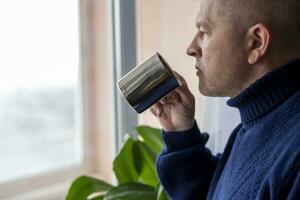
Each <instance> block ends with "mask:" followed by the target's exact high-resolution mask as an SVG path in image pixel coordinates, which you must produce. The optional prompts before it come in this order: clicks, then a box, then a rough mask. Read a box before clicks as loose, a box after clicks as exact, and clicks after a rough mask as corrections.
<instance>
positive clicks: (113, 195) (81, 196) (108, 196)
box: [66, 126, 168, 200]
mask: <svg viewBox="0 0 300 200" xmlns="http://www.w3.org/2000/svg"><path fill="white" fill-rule="evenodd" d="M134 130H135V131H134V133H133V134H130V135H126V136H125V138H124V139H125V142H124V144H123V146H122V148H121V150H120V152H119V153H118V154H117V155H116V157H115V159H114V161H113V170H114V173H115V176H116V179H117V185H112V184H109V183H107V182H105V181H103V180H99V179H96V178H93V177H89V176H81V177H79V178H77V179H76V180H75V181H74V182H73V183H72V185H71V187H70V188H69V191H68V194H67V197H66V200H87V199H89V200H168V198H167V196H166V194H165V192H164V190H163V188H162V186H161V185H160V183H159V179H158V177H157V174H156V170H155V160H156V157H157V155H158V153H159V152H160V151H161V149H162V147H163V142H162V138H161V135H160V130H159V129H156V128H152V127H148V126H138V127H136V128H135V129H134Z"/></svg>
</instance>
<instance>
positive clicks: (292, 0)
mask: <svg viewBox="0 0 300 200" xmlns="http://www.w3.org/2000/svg"><path fill="white" fill-rule="evenodd" d="M214 1H215V6H217V10H218V15H224V16H228V17H229V18H228V19H229V20H232V22H233V24H234V25H235V26H239V27H240V28H241V30H246V29H248V28H250V27H251V26H253V25H255V24H257V23H263V24H264V25H266V26H267V27H269V28H270V29H271V30H272V33H273V39H274V41H275V43H278V45H279V46H280V47H281V48H287V49H291V50H292V49H299V48H300V0H214ZM221 17H223V16H221Z"/></svg>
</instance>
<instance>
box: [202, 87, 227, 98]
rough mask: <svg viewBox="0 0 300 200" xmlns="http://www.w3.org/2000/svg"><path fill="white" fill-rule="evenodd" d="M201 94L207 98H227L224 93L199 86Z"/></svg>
mask: <svg viewBox="0 0 300 200" xmlns="http://www.w3.org/2000/svg"><path fill="white" fill-rule="evenodd" d="M198 89H199V92H200V93H201V94H202V95H204V96H207V97H226V96H227V95H226V94H224V92H222V91H220V90H217V89H214V88H207V87H201V86H200V85H199V86H198Z"/></svg>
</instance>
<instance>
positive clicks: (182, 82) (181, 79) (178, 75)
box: [173, 71, 188, 87]
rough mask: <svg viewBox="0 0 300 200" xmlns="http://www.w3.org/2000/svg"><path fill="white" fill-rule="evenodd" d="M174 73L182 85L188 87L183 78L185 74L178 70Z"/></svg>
mask: <svg viewBox="0 0 300 200" xmlns="http://www.w3.org/2000/svg"><path fill="white" fill-rule="evenodd" d="M173 73H174V75H175V77H176V78H177V79H178V80H179V81H180V82H181V84H182V86H185V87H188V86H187V83H186V81H185V79H184V78H183V76H181V75H180V74H178V73H177V72H176V71H173Z"/></svg>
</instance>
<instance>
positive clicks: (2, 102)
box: [0, 0, 84, 184]
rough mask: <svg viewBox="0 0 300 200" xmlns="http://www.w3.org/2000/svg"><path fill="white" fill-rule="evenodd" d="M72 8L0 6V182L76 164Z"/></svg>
mask: <svg viewBox="0 0 300 200" xmlns="http://www.w3.org/2000/svg"><path fill="white" fill-rule="evenodd" d="M79 30H80V29H79V4H78V2H77V1H73V0H64V1H60V0H51V1H49V0H27V1H22V0H12V1H1V2H0V32H1V35H0V44H1V45H0V55H1V56H0V138H1V140H0V159H1V165H0V184H4V183H7V182H11V181H15V180H20V179H24V178H29V177H31V176H36V175H40V174H45V173H49V172H53V171H58V170H62V169H67V168H70V167H75V166H80V165H82V164H83V162H84V151H83V133H82V130H81V128H80V127H81V126H82V124H81V121H82V120H80V119H81V101H80V88H81V85H80V76H81V74H80V68H79V66H80V65H79V61H80V57H79V55H80V52H79V50H80V49H79V46H80V45H79V41H80V40H79Z"/></svg>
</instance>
